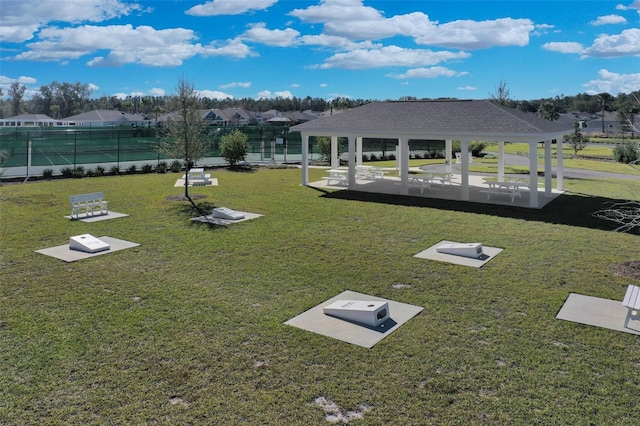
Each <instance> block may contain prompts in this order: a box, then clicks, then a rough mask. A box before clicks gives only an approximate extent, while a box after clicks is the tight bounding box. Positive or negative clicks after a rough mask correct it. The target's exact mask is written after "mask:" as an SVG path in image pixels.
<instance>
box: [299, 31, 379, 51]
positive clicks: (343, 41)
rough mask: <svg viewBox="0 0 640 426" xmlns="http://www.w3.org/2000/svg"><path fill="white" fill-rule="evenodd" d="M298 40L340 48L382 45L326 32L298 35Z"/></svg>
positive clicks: (351, 48)
mask: <svg viewBox="0 0 640 426" xmlns="http://www.w3.org/2000/svg"><path fill="white" fill-rule="evenodd" d="M300 42H301V43H302V44H306V45H311V46H321V47H329V48H336V49H342V50H353V49H371V48H374V47H382V45H381V44H374V43H372V42H370V41H368V40H367V41H362V42H354V41H351V40H349V39H348V38H346V37H340V36H331V35H327V34H317V35H304V36H302V37H300Z"/></svg>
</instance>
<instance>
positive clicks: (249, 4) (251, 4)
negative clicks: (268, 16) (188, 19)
mask: <svg viewBox="0 0 640 426" xmlns="http://www.w3.org/2000/svg"><path fill="white" fill-rule="evenodd" d="M277 2H278V0H211V1H209V2H206V3H204V4H199V5H196V6H193V7H192V8H190V9H189V10H187V11H186V12H185V13H186V14H187V15H193V16H216V15H241V14H243V13H245V12H248V11H250V10H264V9H268V8H269V7H271V6H273V5H274V4H275V3H277Z"/></svg>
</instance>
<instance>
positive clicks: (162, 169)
mask: <svg viewBox="0 0 640 426" xmlns="http://www.w3.org/2000/svg"><path fill="white" fill-rule="evenodd" d="M167 168H168V166H167V162H166V161H160V162H159V163H158V166H157V167H156V173H167Z"/></svg>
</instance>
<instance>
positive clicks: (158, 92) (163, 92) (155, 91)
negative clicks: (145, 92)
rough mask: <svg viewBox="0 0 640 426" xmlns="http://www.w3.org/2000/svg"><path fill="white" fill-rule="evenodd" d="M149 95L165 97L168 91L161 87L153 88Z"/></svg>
mask: <svg viewBox="0 0 640 426" xmlns="http://www.w3.org/2000/svg"><path fill="white" fill-rule="evenodd" d="M149 94H150V95H151V96H165V95H166V94H167V91H166V90H164V89H161V88H159V87H152V88H151V89H149Z"/></svg>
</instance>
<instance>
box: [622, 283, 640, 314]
mask: <svg viewBox="0 0 640 426" xmlns="http://www.w3.org/2000/svg"><path fill="white" fill-rule="evenodd" d="M622 305H623V306H625V307H627V308H629V309H634V310H637V309H640V287H637V286H635V285H632V284H630V285H629V286H627V292H626V294H625V295H624V300H623V301H622Z"/></svg>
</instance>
